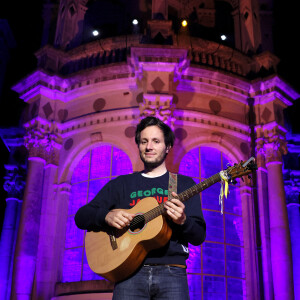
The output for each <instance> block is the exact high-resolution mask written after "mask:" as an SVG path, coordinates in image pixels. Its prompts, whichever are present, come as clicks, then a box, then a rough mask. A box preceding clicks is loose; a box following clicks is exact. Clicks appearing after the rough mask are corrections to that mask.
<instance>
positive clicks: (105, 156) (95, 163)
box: [90, 145, 112, 179]
mask: <svg viewBox="0 0 300 300" xmlns="http://www.w3.org/2000/svg"><path fill="white" fill-rule="evenodd" d="M111 150H112V146H110V145H103V146H101V147H98V148H94V149H93V150H92V161H91V176H90V179H95V178H100V177H109V175H110V162H111Z"/></svg>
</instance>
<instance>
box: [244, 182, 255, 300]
mask: <svg viewBox="0 0 300 300" xmlns="http://www.w3.org/2000/svg"><path fill="white" fill-rule="evenodd" d="M240 193H241V200H242V210H243V214H242V215H243V235H244V238H243V240H244V251H245V254H244V257H245V274H247V276H246V293H247V299H259V296H258V295H259V293H258V283H257V281H258V276H257V270H256V263H257V258H256V253H255V250H256V249H255V231H254V228H255V225H254V224H253V220H254V219H255V218H254V211H253V200H252V190H251V187H250V186H248V185H244V186H242V187H241V188H240Z"/></svg>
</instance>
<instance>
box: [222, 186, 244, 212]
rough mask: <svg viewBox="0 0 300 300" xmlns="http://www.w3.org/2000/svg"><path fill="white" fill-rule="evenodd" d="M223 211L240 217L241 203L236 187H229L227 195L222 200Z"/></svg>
mask: <svg viewBox="0 0 300 300" xmlns="http://www.w3.org/2000/svg"><path fill="white" fill-rule="evenodd" d="M224 211H226V212H230V213H233V214H238V215H242V203H241V196H240V191H239V188H238V186H233V185H229V194H228V197H227V199H226V198H225V199H224Z"/></svg>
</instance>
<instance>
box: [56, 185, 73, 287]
mask: <svg viewBox="0 0 300 300" xmlns="http://www.w3.org/2000/svg"><path fill="white" fill-rule="evenodd" d="M70 189H71V185H70V184H69V183H67V182H63V183H61V184H59V185H58V187H57V204H58V205H57V211H58V213H59V218H58V220H57V224H56V237H57V243H56V245H55V249H54V251H55V253H56V257H57V260H56V261H55V270H57V278H56V281H57V282H60V281H61V280H62V273H63V260H64V248H65V239H66V224H67V218H68V205H69V198H70Z"/></svg>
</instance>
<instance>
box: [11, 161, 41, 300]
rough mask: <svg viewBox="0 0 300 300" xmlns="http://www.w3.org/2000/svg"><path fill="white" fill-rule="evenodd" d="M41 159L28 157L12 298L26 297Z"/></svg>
mask: <svg viewBox="0 0 300 300" xmlns="http://www.w3.org/2000/svg"><path fill="white" fill-rule="evenodd" d="M44 165H45V160H44V159H42V158H40V157H31V158H29V160H28V169H27V172H28V173H27V180H26V187H25V193H24V202H23V205H22V212H21V219H20V228H19V231H18V238H17V243H16V251H15V257H14V267H13V279H12V295H11V299H12V300H30V299H31V293H32V289H33V282H34V275H35V267H36V255H37V249H38V240H39V228H40V214H41V196H42V189H43V178H44Z"/></svg>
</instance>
